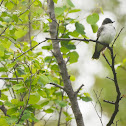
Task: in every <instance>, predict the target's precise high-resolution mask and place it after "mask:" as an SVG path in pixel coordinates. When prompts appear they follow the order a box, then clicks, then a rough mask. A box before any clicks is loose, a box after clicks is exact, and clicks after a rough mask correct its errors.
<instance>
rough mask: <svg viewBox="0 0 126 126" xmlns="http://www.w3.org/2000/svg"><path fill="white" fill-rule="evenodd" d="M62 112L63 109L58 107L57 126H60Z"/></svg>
mask: <svg viewBox="0 0 126 126" xmlns="http://www.w3.org/2000/svg"><path fill="white" fill-rule="evenodd" d="M61 92H62V101H63V97H64V91H61ZM62 110H63V107H60V111H59V118H58V124H57V126H60V121H61V115H62Z"/></svg>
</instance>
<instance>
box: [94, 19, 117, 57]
mask: <svg viewBox="0 0 126 126" xmlns="http://www.w3.org/2000/svg"><path fill="white" fill-rule="evenodd" d="M113 23H114V21H112V20H111V19H110V18H105V19H104V20H103V22H102V25H101V27H100V28H99V29H98V32H97V41H99V42H101V43H105V44H108V45H109V44H110V43H111V42H112V41H113V39H114V38H115V35H116V30H115V27H114V26H113ZM105 48H106V46H105V45H102V44H100V43H96V45H95V52H94V54H93V56H92V58H93V59H99V56H100V52H102V51H103V50H104V49H105Z"/></svg>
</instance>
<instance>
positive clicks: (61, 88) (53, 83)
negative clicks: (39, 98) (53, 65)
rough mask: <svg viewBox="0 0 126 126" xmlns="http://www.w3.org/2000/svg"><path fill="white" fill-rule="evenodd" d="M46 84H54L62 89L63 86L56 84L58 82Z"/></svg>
mask: <svg viewBox="0 0 126 126" xmlns="http://www.w3.org/2000/svg"><path fill="white" fill-rule="evenodd" d="M48 84H51V85H54V86H56V87H58V88H60V89H63V90H64V87H62V86H60V85H58V84H56V83H48Z"/></svg>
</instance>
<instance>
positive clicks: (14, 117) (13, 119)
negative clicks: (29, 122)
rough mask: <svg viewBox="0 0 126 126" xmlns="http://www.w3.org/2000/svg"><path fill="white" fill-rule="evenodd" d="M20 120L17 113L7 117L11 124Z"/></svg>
mask: <svg viewBox="0 0 126 126" xmlns="http://www.w3.org/2000/svg"><path fill="white" fill-rule="evenodd" d="M17 120H18V118H17V117H16V116H15V115H12V116H11V117H9V118H7V122H8V123H9V124H13V123H16V122H17Z"/></svg>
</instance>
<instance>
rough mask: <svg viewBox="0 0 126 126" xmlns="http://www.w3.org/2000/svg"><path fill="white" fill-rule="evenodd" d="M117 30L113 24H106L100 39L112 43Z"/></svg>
mask: <svg viewBox="0 0 126 126" xmlns="http://www.w3.org/2000/svg"><path fill="white" fill-rule="evenodd" d="M115 35H116V30H115V28H114V26H113V25H112V24H106V25H104V29H103V31H102V32H101V33H100V37H99V39H98V41H100V42H103V43H107V44H110V43H111V42H112V41H113V39H114V38H115Z"/></svg>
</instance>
